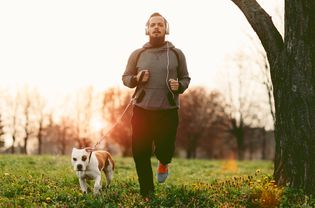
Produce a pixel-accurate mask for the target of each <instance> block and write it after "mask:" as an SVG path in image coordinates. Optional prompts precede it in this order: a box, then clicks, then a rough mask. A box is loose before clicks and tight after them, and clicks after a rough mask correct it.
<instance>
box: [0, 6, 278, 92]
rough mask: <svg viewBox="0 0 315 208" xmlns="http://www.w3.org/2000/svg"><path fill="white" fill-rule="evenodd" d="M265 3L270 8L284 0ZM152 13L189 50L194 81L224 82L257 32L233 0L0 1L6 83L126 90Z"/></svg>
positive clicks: (1, 84)
mask: <svg viewBox="0 0 315 208" xmlns="http://www.w3.org/2000/svg"><path fill="white" fill-rule="evenodd" d="M259 2H260V3H262V5H263V7H264V8H265V9H266V10H267V11H268V12H269V13H271V14H272V12H273V10H274V8H275V7H276V2H277V3H278V4H279V2H283V1H282V0H264V1H263V0H261V1H259ZM153 12H159V13H161V14H162V15H163V16H164V17H165V18H166V19H167V20H168V22H169V27H170V35H169V36H167V40H169V41H171V42H172V43H173V44H174V45H175V46H176V47H177V48H180V49H181V50H182V51H183V52H184V54H185V56H186V60H187V65H188V70H189V73H190V77H191V85H203V86H206V87H208V88H219V87H220V80H221V79H222V77H220V76H222V73H221V71H222V70H223V68H224V66H226V62H227V61H229V59H230V57H231V56H232V55H233V54H234V53H235V52H236V51H238V50H240V48H242V47H244V46H246V45H247V44H248V39H247V36H246V34H245V31H248V30H249V31H250V30H251V29H250V26H249V24H248V23H247V21H246V19H245V17H244V16H243V14H242V13H241V12H240V10H239V9H238V8H237V7H236V6H235V5H234V4H233V3H232V1H231V0H196V1H192V0H132V1H130V0H115V1H109V0H102V1H83V0H54V1H47V0H28V1H25V0H10V1H0V88H2V89H16V88H19V87H23V86H26V85H27V86H30V87H35V88H37V89H38V90H39V91H40V92H41V93H43V94H44V95H45V96H48V97H54V96H59V95H62V94H66V93H71V92H74V91H77V90H78V89H80V88H84V87H87V86H93V87H94V88H95V89H97V90H105V89H106V88H108V87H111V86H114V87H122V88H123V87H124V86H123V84H122V81H121V75H122V74H123V72H124V69H125V66H126V64H127V60H128V57H129V55H130V54H131V52H132V51H133V50H135V49H137V48H140V47H142V45H143V44H144V43H145V42H146V41H147V40H148V37H147V36H145V34H144V26H145V23H146V21H147V19H148V17H149V16H150V15H151V14H152V13H153Z"/></svg>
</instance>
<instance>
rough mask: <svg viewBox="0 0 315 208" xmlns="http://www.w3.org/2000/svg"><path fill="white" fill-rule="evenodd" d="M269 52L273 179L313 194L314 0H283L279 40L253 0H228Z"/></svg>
mask: <svg viewBox="0 0 315 208" xmlns="http://www.w3.org/2000/svg"><path fill="white" fill-rule="evenodd" d="M232 1H233V2H234V3H235V4H236V5H237V6H238V7H239V8H240V9H241V10H242V12H243V13H244V15H245V17H246V18H247V20H248V21H249V23H250V24H251V26H252V27H253V29H254V30H255V32H256V33H257V35H258V36H259V38H260V40H261V42H262V44H263V46H264V48H265V50H266V52H267V56H268V61H269V64H270V72H271V78H272V83H273V86H274V88H273V89H274V92H273V93H274V99H275V110H276V123H275V139H276V155H275V170H274V177H275V179H276V181H277V183H278V184H279V185H289V186H291V187H294V188H301V189H303V190H304V191H305V192H306V193H308V194H313V195H314V194H315V189H314V187H315V178H314V176H315V159H314V158H315V14H314V11H315V1H314V0H286V1H285V37H284V42H283V41H282V40H281V39H280V38H281V36H280V34H279V32H278V31H277V29H276V28H275V27H274V25H273V23H272V21H271V18H270V17H269V15H268V14H267V13H266V12H265V11H264V10H263V9H262V8H261V7H260V5H259V4H258V3H257V2H256V1H255V0H246V1H245V0H232Z"/></svg>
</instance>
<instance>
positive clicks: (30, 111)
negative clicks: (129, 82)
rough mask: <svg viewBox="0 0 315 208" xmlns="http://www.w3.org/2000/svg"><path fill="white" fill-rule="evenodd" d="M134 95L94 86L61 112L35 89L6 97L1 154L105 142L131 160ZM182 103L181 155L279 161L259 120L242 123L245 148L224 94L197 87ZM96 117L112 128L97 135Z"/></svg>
mask: <svg viewBox="0 0 315 208" xmlns="http://www.w3.org/2000/svg"><path fill="white" fill-rule="evenodd" d="M131 94H132V92H131V91H128V90H122V89H119V88H109V89H107V90H106V91H105V92H102V93H100V94H99V93H98V94H95V93H94V91H93V89H92V88H87V89H83V90H81V91H80V92H78V93H77V94H76V95H75V96H72V97H68V98H67V99H66V100H65V101H64V102H63V103H61V104H60V106H58V107H56V108H55V109H49V108H48V105H47V103H46V102H45V99H44V98H43V97H42V96H41V95H40V94H39V93H38V92H37V91H36V90H34V89H33V90H32V89H25V90H23V91H19V92H18V93H17V94H16V96H9V95H2V98H3V99H2V100H5V102H3V103H2V107H1V108H0V109H1V111H0V138H1V139H0V141H1V143H0V145H1V146H2V147H1V150H2V152H6V153H12V154H14V153H20V154H68V153H69V152H70V151H71V148H72V147H74V146H76V147H86V146H93V145H94V144H95V143H96V142H97V141H98V140H100V139H102V138H103V139H102V142H101V144H100V145H99V146H98V148H105V149H107V150H109V151H112V152H113V153H117V154H118V153H119V154H121V155H122V156H130V155H131V125H130V118H131V115H132V107H131V106H130V107H129V109H128V110H127V111H126V113H125V114H124V116H123V117H121V116H122V113H123V111H124V110H125V108H126V106H127V105H128V104H129V102H130V99H131ZM180 103H181V107H180V109H179V112H180V125H179V130H178V135H177V151H176V154H177V155H178V156H182V157H186V158H197V157H203V158H215V159H219V158H231V157H233V158H234V159H272V158H273V154H274V152H273V148H274V147H273V142H272V141H273V135H272V133H271V134H270V133H268V132H267V131H266V130H265V129H264V127H263V126H257V125H256V124H255V122H253V121H254V120H255V119H252V120H250V119H248V120H247V121H246V122H245V121H244V122H243V124H242V125H241V128H242V129H241V131H242V132H243V133H242V144H241V145H240V143H239V142H238V140H239V138H238V137H237V134H236V133H235V131H236V130H235V125H234V123H235V118H233V117H231V113H230V112H231V108H230V106H231V105H230V104H229V103H228V101H227V99H226V97H224V96H223V94H222V93H220V92H219V91H209V90H208V89H206V88H204V87H191V89H189V90H188V91H187V92H185V93H184V94H183V95H182V96H181V99H180ZM95 116H98V117H101V120H100V122H102V123H103V124H105V123H106V124H107V125H106V126H104V127H103V128H102V129H99V131H93V126H92V125H93V124H92V123H93V119H94V117H95ZM253 117H255V116H253ZM120 118H121V120H119V119H120ZM118 120H119V122H118ZM117 122H118V123H117ZM256 123H257V122H256ZM114 125H115V127H114V128H113V129H112V130H111V131H110V132H109V133H108V134H107V135H104V134H105V133H107V131H108V130H109V129H110V128H112V127H113V126H114ZM157 125H158V124H157ZM255 125H256V126H255ZM246 135H247V136H246ZM4 141H6V143H7V144H6V148H4V145H5V144H4ZM266 141H268V142H266ZM8 144H9V146H8ZM266 153H268V154H266Z"/></svg>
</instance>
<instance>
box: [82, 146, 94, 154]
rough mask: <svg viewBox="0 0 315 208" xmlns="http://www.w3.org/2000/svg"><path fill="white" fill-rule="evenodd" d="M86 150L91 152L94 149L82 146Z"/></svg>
mask: <svg viewBox="0 0 315 208" xmlns="http://www.w3.org/2000/svg"><path fill="white" fill-rule="evenodd" d="M84 149H85V151H86V152H88V153H90V152H93V151H94V148H92V147H86V148H84Z"/></svg>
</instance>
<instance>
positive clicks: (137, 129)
mask: <svg viewBox="0 0 315 208" xmlns="http://www.w3.org/2000/svg"><path fill="white" fill-rule="evenodd" d="M149 120H150V116H149V115H148V113H147V111H145V110H143V109H139V108H138V107H135V108H134V111H133V117H132V120H131V123H132V153H133V158H134V161H135V164H136V170H137V174H138V181H139V184H140V193H141V195H143V196H147V195H149V194H150V193H153V192H154V184H153V173H152V167H151V154H152V141H153V140H152V135H150V133H151V131H150V122H149Z"/></svg>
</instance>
